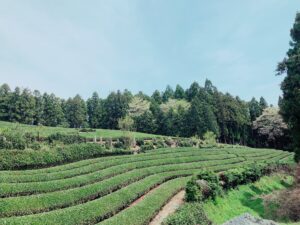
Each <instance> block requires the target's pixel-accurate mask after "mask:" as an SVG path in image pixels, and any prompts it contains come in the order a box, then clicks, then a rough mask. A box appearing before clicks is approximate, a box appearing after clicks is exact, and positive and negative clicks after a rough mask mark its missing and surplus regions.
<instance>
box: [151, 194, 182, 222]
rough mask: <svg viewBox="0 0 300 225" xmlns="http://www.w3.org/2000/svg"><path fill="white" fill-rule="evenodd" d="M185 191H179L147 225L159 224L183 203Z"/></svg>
mask: <svg viewBox="0 0 300 225" xmlns="http://www.w3.org/2000/svg"><path fill="white" fill-rule="evenodd" d="M184 196H185V191H180V192H178V193H177V194H176V195H174V197H173V198H171V200H170V201H169V202H168V203H167V204H166V205H165V206H164V207H163V208H162V209H161V210H160V211H159V212H158V214H157V215H156V216H155V217H154V219H153V220H152V221H151V222H150V223H149V225H160V224H162V222H163V221H164V219H166V218H167V217H168V216H169V215H170V214H172V213H174V212H175V211H176V210H177V209H178V208H179V206H181V205H182V204H183V203H184Z"/></svg>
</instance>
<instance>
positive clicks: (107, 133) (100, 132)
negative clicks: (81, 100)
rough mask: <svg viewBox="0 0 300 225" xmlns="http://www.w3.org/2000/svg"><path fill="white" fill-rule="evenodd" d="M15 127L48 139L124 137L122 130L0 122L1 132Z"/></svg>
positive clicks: (147, 136) (137, 133) (146, 135)
mask: <svg viewBox="0 0 300 225" xmlns="http://www.w3.org/2000/svg"><path fill="white" fill-rule="evenodd" d="M15 127H18V128H19V129H22V130H23V131H24V132H28V133H32V134H34V135H37V134H39V135H40V136H41V137H48V136H49V135H51V134H55V133H61V134H66V135H74V134H78V135H80V136H82V137H85V138H94V137H97V138H99V137H102V138H119V137H122V136H124V132H123V131H121V130H108V129H95V131H91V132H79V129H75V128H64V127H47V126H35V125H27V124H20V123H11V122H5V121H0V131H1V130H5V129H13V128H15ZM132 134H133V135H134V136H135V137H136V138H154V137H160V135H155V134H146V133H141V132H132Z"/></svg>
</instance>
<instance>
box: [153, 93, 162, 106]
mask: <svg viewBox="0 0 300 225" xmlns="http://www.w3.org/2000/svg"><path fill="white" fill-rule="evenodd" d="M151 99H152V100H153V101H154V102H156V103H157V104H161V103H162V97H161V94H160V92H159V91H158V90H155V91H154V92H153V94H152V96H151Z"/></svg>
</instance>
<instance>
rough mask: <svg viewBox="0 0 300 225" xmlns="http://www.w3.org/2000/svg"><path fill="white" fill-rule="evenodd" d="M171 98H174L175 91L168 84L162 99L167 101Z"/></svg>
mask: <svg viewBox="0 0 300 225" xmlns="http://www.w3.org/2000/svg"><path fill="white" fill-rule="evenodd" d="M170 98H174V91H173V89H172V87H171V86H170V85H168V86H167V87H166V90H165V91H164V93H163V95H162V100H163V102H167V101H168V100H169V99H170Z"/></svg>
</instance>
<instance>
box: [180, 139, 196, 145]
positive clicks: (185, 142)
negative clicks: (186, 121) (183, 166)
mask: <svg viewBox="0 0 300 225" xmlns="http://www.w3.org/2000/svg"><path fill="white" fill-rule="evenodd" d="M178 146H179V147H193V142H192V141H191V140H190V139H179V140H178Z"/></svg>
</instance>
